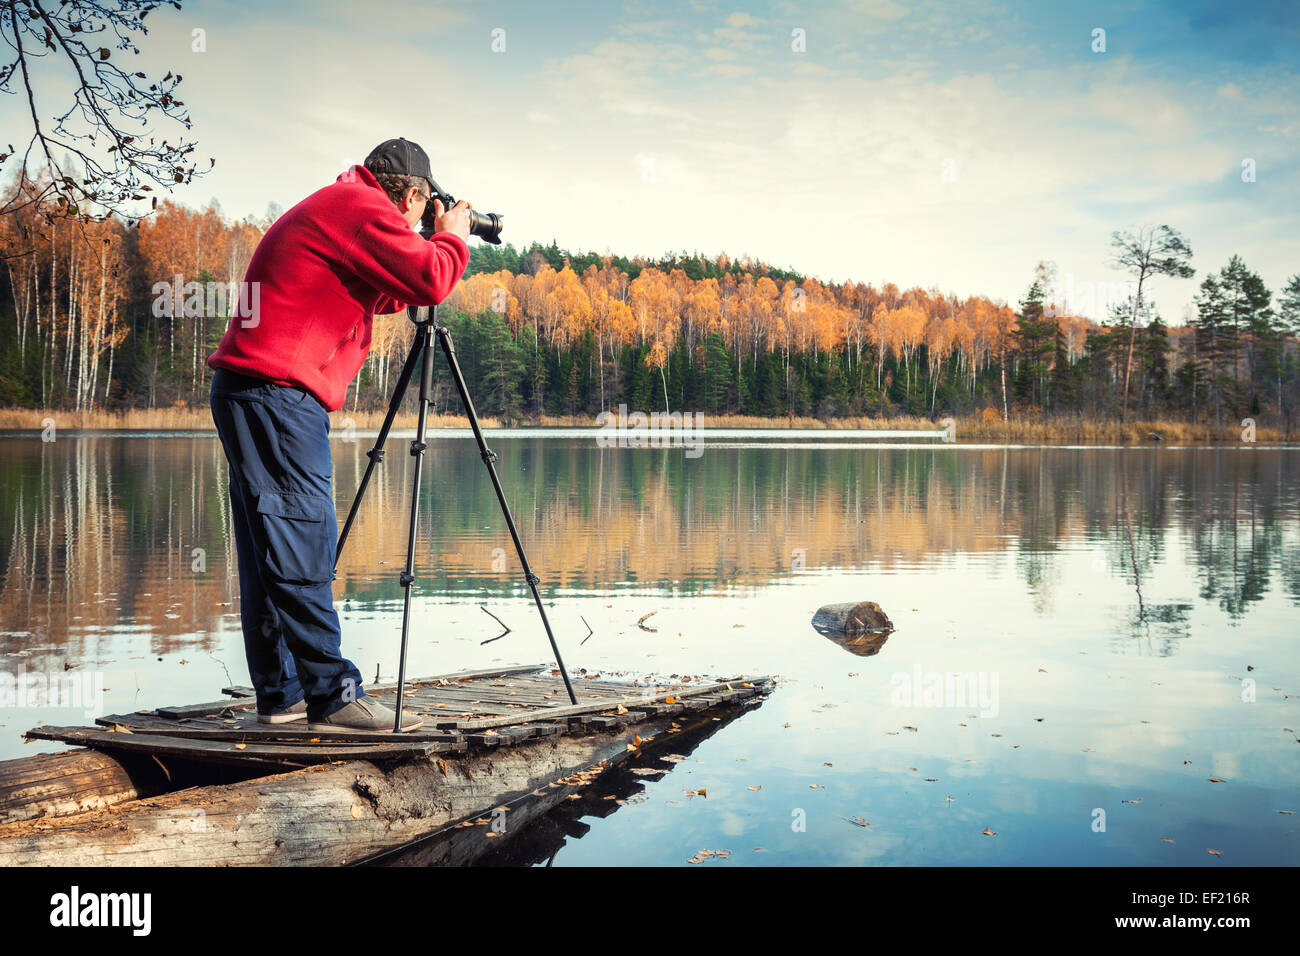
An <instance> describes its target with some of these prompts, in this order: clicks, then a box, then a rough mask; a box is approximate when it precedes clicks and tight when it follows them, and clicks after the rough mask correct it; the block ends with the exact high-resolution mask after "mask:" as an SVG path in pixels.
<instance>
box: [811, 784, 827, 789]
mask: <svg viewBox="0 0 1300 956" xmlns="http://www.w3.org/2000/svg"><path fill="white" fill-rule="evenodd" d="M808 789H809V790H825V789H826V788H825V787H823V786H822V785H821V784H820V783H810V784H808Z"/></svg>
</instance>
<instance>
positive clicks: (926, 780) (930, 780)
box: [925, 777, 939, 783]
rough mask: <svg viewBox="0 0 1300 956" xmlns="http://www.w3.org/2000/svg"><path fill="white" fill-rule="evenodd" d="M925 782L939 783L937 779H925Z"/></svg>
mask: <svg viewBox="0 0 1300 956" xmlns="http://www.w3.org/2000/svg"><path fill="white" fill-rule="evenodd" d="M925 782H926V783H938V782H939V778H938V777H926V778H925Z"/></svg>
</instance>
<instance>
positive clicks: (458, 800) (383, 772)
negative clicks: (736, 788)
mask: <svg viewBox="0 0 1300 956" xmlns="http://www.w3.org/2000/svg"><path fill="white" fill-rule="evenodd" d="M739 709H740V708H736V709H735V710H736V711H739ZM705 713H706V714H707V712H705ZM699 719H702V720H706V721H707V720H711V718H710V717H708V716H704V715H701V716H700V718H699ZM670 723H671V719H670V718H666V717H664V718H660V719H658V720H657V721H654V722H651V723H649V724H642V725H639V726H637V727H636V728H632V729H627V730H621V731H615V732H610V733H597V734H592V735H589V736H585V737H559V736H551V737H545V738H541V739H539V740H537V741H536V742H530V743H525V744H521V745H519V746H516V747H510V748H496V749H493V750H492V751H491V752H489V753H487V754H475V755H473V756H466V757H463V758H457V757H454V756H447V757H443V756H440V755H427V756H420V757H416V758H413V759H411V760H409V761H407V762H405V763H401V764H397V765H390V766H387V767H386V768H383V767H380V766H378V765H376V764H374V763H371V762H369V761H365V760H353V761H348V762H346V763H337V764H326V765H321V766H317V767H310V768H306V769H303V770H297V771H291V772H289V773H282V774H276V775H273V776H269V777H258V778H255V779H252V780H246V781H242V782H239V783H233V784H226V785H222V786H214V787H202V788H198V789H191V790H183V791H178V792H172V793H167V794H164V795H161V796H157V797H150V798H145V799H138V800H131V801H125V802H119V803H117V804H115V805H113V806H110V807H108V808H107V809H106V810H100V811H96V812H88V813H78V814H76V815H73V816H66V817H59V818H55V819H48V820H47V819H38V820H23V821H20V822H16V823H6V824H2V825H0V866H212V865H232V866H249V865H253V866H256V865H270V866H286V865H290V866H292V865H301V866H337V865H346V864H351V863H357V862H361V861H363V860H366V859H369V858H373V857H375V856H376V855H379V854H382V853H384V852H386V851H388V850H391V849H393V848H395V847H398V846H403V845H406V844H408V843H411V842H414V841H416V840H420V839H423V838H425V837H427V836H429V835H431V834H433V833H436V832H439V831H441V830H444V829H446V828H447V827H449V826H452V825H454V824H456V823H458V822H462V821H463V820H465V819H472V818H476V817H479V816H481V815H483V814H485V813H490V812H491V808H493V807H495V806H498V805H500V804H503V803H508V802H510V801H511V800H517V799H521V798H522V797H524V796H526V795H528V794H530V793H532V792H534V791H536V790H538V789H541V788H550V789H555V788H556V787H568V786H576V785H577V783H579V782H582V781H576V780H575V779H574V777H575V775H577V774H579V773H581V772H583V771H589V770H590V769H591V768H593V767H594V766H595V765H599V764H600V763H601V761H611V762H612V761H617V760H621V759H623V756H624V755H625V754H626V753H627V752H628V744H629V743H631V740H632V737H633V735H634V734H639V735H640V736H642V737H648V736H653V735H656V734H660V733H663V732H665V731H666V730H667V728H668V726H669V724H670ZM562 780H569V781H570V782H569V783H561V782H559V781H562ZM479 829H484V828H482V827H480V828H479Z"/></svg>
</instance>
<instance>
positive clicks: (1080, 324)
mask: <svg viewBox="0 0 1300 956" xmlns="http://www.w3.org/2000/svg"><path fill="white" fill-rule="evenodd" d="M44 212H45V211H44V210H42V209H41V208H40V203H32V204H29V205H27V206H25V207H22V208H19V209H18V210H16V211H14V212H10V213H8V214H6V215H4V216H0V257H3V260H4V268H3V269H0V406H8V407H11V408H41V409H72V410H78V411H81V410H94V409H105V410H126V409H144V408H148V409H154V408H164V407H176V406H181V407H186V406H189V407H201V406H203V405H206V401H207V389H208V384H209V382H210V376H211V371H210V370H209V369H208V368H207V366H206V365H205V363H204V359H205V358H206V356H207V355H208V354H210V353H211V351H212V350H213V349H214V348H215V346H216V344H217V342H218V340H219V339H220V337H221V335H222V333H223V332H224V331H225V327H226V324H227V316H228V315H229V314H230V310H231V309H232V308H233V306H234V302H233V297H231V296H217V297H216V298H215V299H214V297H213V296H212V295H211V294H210V290H211V289H212V288H214V287H217V288H220V285H219V284H226V283H238V282H239V281H240V280H241V279H242V278H243V274H244V270H245V268H246V267H247V264H248V261H249V259H250V257H251V256H252V253H253V250H254V249H255V248H256V246H257V243H258V241H259V239H260V238H261V236H262V234H263V232H264V231H265V230H266V228H267V227H268V226H269V225H270V222H271V219H269V218H268V219H264V220H256V219H244V220H240V221H232V220H229V219H227V218H226V217H225V216H224V215H223V213H222V211H221V209H220V208H219V207H218V206H217V205H215V204H213V205H211V206H209V207H208V208H207V209H203V210H193V209H189V208H186V207H184V206H181V205H177V204H173V203H170V202H162V203H160V204H159V205H158V207H157V209H156V211H155V212H154V214H153V215H152V216H149V217H147V218H145V219H143V220H142V221H140V222H139V223H138V224H134V225H132V224H125V223H123V222H121V221H119V220H116V219H108V220H106V221H102V222H76V221H72V220H66V219H64V220H60V219H58V218H57V217H55V218H53V219H50V218H47V217H45V216H44ZM1164 228H1167V227H1164ZM1170 232H1172V231H1170ZM867 268H869V264H864V271H866V269H867ZM1183 268H1184V270H1185V271H1184V273H1183V274H1184V275H1186V274H1187V273H1188V272H1190V271H1191V267H1190V266H1184V267H1183ZM1054 269H1055V267H1054V266H1053V265H1052V264H1051V263H1040V264H1039V266H1038V267H1037V269H1036V270H1034V272H1033V274H1031V275H1028V276H1026V283H1025V292H1024V295H1023V298H1022V299H1021V300H1020V301H1019V302H1018V303H1017V304H1016V305H1015V306H1010V305H1006V304H1004V303H1002V302H999V301H991V300H990V299H988V298H986V297H984V296H980V295H968V296H967V297H965V298H962V297H959V296H957V295H955V294H952V293H948V292H942V291H940V290H939V289H938V288H930V289H921V288H909V289H900V288H898V287H897V286H895V285H893V284H892V283H886V284H884V285H881V286H875V285H870V284H864V283H860V282H853V281H846V282H844V283H841V284H830V283H823V282H819V281H818V280H817V279H814V278H810V277H806V276H802V275H798V274H795V273H793V272H790V271H786V270H782V269H778V268H774V267H771V266H769V265H766V264H764V263H762V262H758V261H752V260H750V259H748V258H741V259H737V260H733V259H730V258H729V257H728V256H726V255H725V254H720V255H717V256H714V257H712V258H709V257H706V256H702V255H699V254H687V253H681V254H677V255H670V256H666V257H664V258H662V259H659V260H649V259H644V258H630V259H629V258H624V257H621V256H609V255H605V256H600V255H596V254H594V253H572V252H569V251H566V250H564V249H562V248H560V247H558V246H557V245H556V244H555V243H554V242H552V243H551V244H550V245H549V246H542V245H540V244H538V243H533V244H532V245H531V246H530V247H528V248H526V249H516V248H514V247H513V246H511V245H504V246H501V247H493V246H486V245H482V244H479V243H474V244H472V256H471V260H470V266H469V269H468V271H467V274H466V278H465V279H464V280H463V281H462V282H461V283H460V284H459V285H458V286H457V288H456V290H455V291H454V292H453V293H452V295H451V296H450V298H449V299H448V300H447V302H446V303H444V304H443V306H442V307H441V310H442V311H441V316H442V318H443V320H444V321H445V322H446V323H447V325H448V326H449V327H450V328H451V330H452V334H453V337H454V340H455V342H456V348H457V355H458V357H459V360H460V362H461V365H462V368H463V369H464V371H465V373H466V379H467V383H468V385H469V388H470V390H471V394H472V396H473V397H474V401H475V405H476V407H477V410H478V411H479V413H480V414H485V415H491V416H496V417H499V418H501V419H502V420H504V421H507V422H524V421H539V420H542V417H543V416H557V415H578V416H583V415H595V414H597V413H598V412H600V411H602V410H604V409H610V408H615V407H617V406H618V405H619V404H620V403H625V404H626V405H628V406H629V407H630V408H634V409H642V410H645V411H654V410H658V409H671V410H682V411H699V412H703V413H705V414H710V415H723V414H728V413H733V414H744V415H754V416H764V417H771V418H776V417H781V418H784V417H786V416H804V417H816V418H821V419H832V418H836V417H841V416H863V415H866V416H872V417H880V418H889V417H892V416H898V415H907V416H925V417H929V418H932V419H937V418H940V417H942V416H945V415H950V414H957V415H980V414H982V415H983V416H985V417H986V418H994V417H996V418H998V419H1007V420H1014V419H1026V418H1053V417H1076V418H1077V417H1085V418H1095V419H1112V418H1123V417H1125V416H1134V417H1140V418H1144V419H1147V420H1150V419H1165V420H1171V421H1208V422H1214V423H1218V424H1225V423H1229V422H1232V421H1235V420H1239V419H1240V418H1241V417H1242V416H1255V417H1257V418H1260V419H1261V421H1267V420H1271V421H1272V422H1273V423H1274V424H1278V425H1281V426H1283V427H1285V428H1286V429H1288V430H1289V429H1290V422H1291V418H1292V415H1293V410H1294V408H1295V406H1296V402H1297V398H1298V397H1300V396H1298V395H1297V392H1298V391H1300V366H1298V358H1297V345H1296V333H1297V331H1300V274H1297V275H1295V276H1292V277H1291V278H1290V280H1289V282H1288V284H1287V285H1286V286H1285V287H1284V288H1283V289H1280V290H1278V291H1277V293H1276V294H1274V293H1273V292H1272V291H1270V290H1269V289H1268V288H1266V287H1265V285H1264V283H1263V282H1262V281H1261V280H1260V278H1259V276H1258V275H1256V274H1255V273H1253V272H1251V270H1250V269H1249V267H1248V266H1247V264H1246V263H1245V262H1243V261H1242V260H1241V259H1240V258H1239V257H1236V256H1234V257H1232V259H1231V260H1230V261H1229V262H1228V263H1226V264H1223V265H1222V266H1221V267H1220V268H1218V269H1217V270H1211V269H1209V268H1207V267H1205V266H1199V267H1198V268H1197V269H1196V275H1197V279H1198V282H1197V290H1198V291H1197V294H1196V299H1195V301H1196V315H1195V317H1194V319H1193V321H1191V322H1189V323H1188V324H1187V325H1186V326H1170V325H1168V324H1167V323H1166V322H1165V321H1163V320H1162V318H1161V316H1160V314H1159V310H1158V303H1154V302H1151V301H1150V300H1149V297H1144V296H1141V295H1139V296H1137V297H1133V296H1130V297H1129V298H1128V299H1127V301H1120V302H1116V303H1113V304H1112V305H1111V307H1110V308H1109V310H1108V311H1109V315H1108V316H1107V318H1106V320H1104V321H1102V322H1100V323H1097V322H1094V321H1091V320H1089V319H1087V318H1084V317H1082V316H1079V315H1072V314H1069V309H1068V308H1066V307H1065V306H1064V305H1063V304H1061V303H1059V302H1056V301H1054V300H1053V297H1052V289H1053V288H1055V287H1056V285H1057V284H1056V283H1055V282H1054V279H1055V275H1054ZM1116 277H1117V279H1122V278H1123V277H1124V276H1123V273H1122V272H1117V273H1116ZM1132 277H1133V278H1137V277H1138V275H1137V272H1136V271H1135V272H1134V273H1133V276H1132ZM184 283H200V284H202V288H203V289H207V290H209V294H208V295H207V296H206V298H204V297H202V296H196V297H194V298H193V299H190V298H186V299H185V300H184V302H177V303H176V307H174V308H173V307H171V306H170V305H168V306H167V307H165V308H159V307H158V301H159V293H158V290H159V289H160V288H162V287H164V286H165V287H169V288H182V287H183V284H184ZM1138 288H1139V290H1140V289H1141V286H1138ZM214 303H215V304H214ZM410 338H411V336H410V326H409V324H408V323H407V321H406V318H405V316H404V315H403V314H396V315H390V316H377V317H376V318H375V321H374V325H373V331H372V339H371V351H370V357H369V359H368V361H367V362H366V364H365V366H364V367H363V369H362V371H361V373H360V375H359V376H358V377H357V379H356V381H355V382H354V383H353V387H352V388H351V390H350V391H349V393H348V399H347V405H346V407H347V408H348V409H352V410H374V409H378V408H382V407H384V406H385V405H386V404H387V401H388V395H389V392H390V390H391V388H392V386H393V383H394V381H395V379H396V376H397V372H398V371H399V370H400V368H401V364H402V362H403V360H404V358H405V356H406V351H407V347H408V345H409V343H410ZM446 378H447V377H446V376H445V375H444V376H442V381H441V382H440V387H439V390H438V401H439V403H440V404H441V405H442V409H441V410H443V411H449V412H455V411H457V410H458V408H459V401H458V399H456V398H455V396H454V395H453V394H452V391H451V388H450V382H448V381H446Z"/></svg>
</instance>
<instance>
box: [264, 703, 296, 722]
mask: <svg viewBox="0 0 1300 956" xmlns="http://www.w3.org/2000/svg"><path fill="white" fill-rule="evenodd" d="M306 719H307V702H306V701H305V700H300V701H298V703H296V704H294V705H293V706H292V707H286V708H285V709H284V710H279V711H276V712H275V713H274V714H262V713H259V714H258V715H257V722H258V723H259V724H288V723H292V722H293V721H295V720H306Z"/></svg>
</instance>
